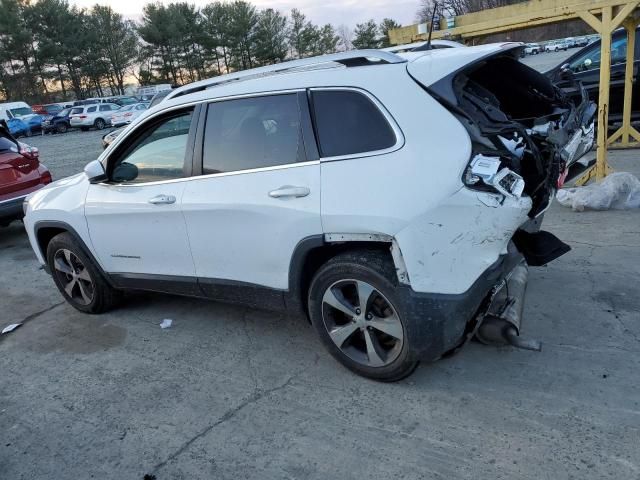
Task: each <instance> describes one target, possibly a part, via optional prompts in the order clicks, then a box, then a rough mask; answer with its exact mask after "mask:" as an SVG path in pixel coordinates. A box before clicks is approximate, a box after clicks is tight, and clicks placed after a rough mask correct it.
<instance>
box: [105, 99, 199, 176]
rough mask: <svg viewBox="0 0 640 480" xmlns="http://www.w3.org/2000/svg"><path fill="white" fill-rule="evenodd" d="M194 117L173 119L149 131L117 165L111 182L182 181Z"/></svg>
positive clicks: (184, 115) (175, 117)
mask: <svg viewBox="0 0 640 480" xmlns="http://www.w3.org/2000/svg"><path fill="white" fill-rule="evenodd" d="M191 113H192V112H186V113H182V114H178V115H174V116H172V117H170V118H167V119H165V120H163V121H161V122H160V123H155V124H154V125H153V126H151V127H147V130H146V131H145V132H144V133H143V134H142V136H141V137H139V138H138V139H137V140H136V141H134V143H133V144H132V145H130V146H129V147H128V149H127V151H126V152H125V154H124V155H123V157H122V158H121V159H120V160H118V161H117V162H116V165H115V166H114V168H113V170H112V173H111V179H112V180H113V181H115V182H123V181H126V182H131V183H141V182H156V181H159V180H169V179H172V178H180V177H182V176H183V167H184V157H185V153H186V149H187V139H188V137H189V128H190V126H191ZM143 128H144V127H143ZM132 165H135V168H132ZM131 172H134V173H133V174H132V173H131Z"/></svg>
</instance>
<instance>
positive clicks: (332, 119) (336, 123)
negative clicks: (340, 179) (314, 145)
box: [312, 90, 396, 157]
mask: <svg viewBox="0 0 640 480" xmlns="http://www.w3.org/2000/svg"><path fill="white" fill-rule="evenodd" d="M312 98H313V107H314V112H315V121H316V129H317V133H318V144H319V147H320V155H321V156H322V157H334V156H339V155H352V154H356V153H364V152H372V151H375V150H382V149H385V148H389V147H392V146H393V145H395V143H396V136H395V134H394V132H393V129H392V128H391V126H390V125H389V122H387V120H386V118H385V117H384V115H383V114H382V112H381V111H380V110H379V109H378V107H376V105H375V104H374V103H373V102H372V101H371V100H370V99H369V98H368V97H367V96H365V95H364V94H362V93H358V92H354V91H347V90H326V91H314V92H313V95H312Z"/></svg>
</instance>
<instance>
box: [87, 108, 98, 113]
mask: <svg viewBox="0 0 640 480" xmlns="http://www.w3.org/2000/svg"><path fill="white" fill-rule="evenodd" d="M96 108H98V107H89V108H87V113H91V112H95V111H96Z"/></svg>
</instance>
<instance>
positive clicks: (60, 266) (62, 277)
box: [53, 248, 95, 305]
mask: <svg viewBox="0 0 640 480" xmlns="http://www.w3.org/2000/svg"><path fill="white" fill-rule="evenodd" d="M53 267H54V271H55V272H54V273H55V275H56V277H57V278H58V280H59V282H60V285H62V288H63V289H64V291H65V293H66V294H67V296H68V297H69V298H70V299H71V300H73V301H74V302H77V303H78V304H80V305H89V304H90V303H91V301H92V300H93V296H94V292H95V290H94V284H93V280H92V279H91V275H90V274H89V271H88V270H87V268H86V266H85V265H84V264H83V263H82V261H81V260H80V259H79V258H78V256H77V255H76V254H74V253H73V252H72V251H71V250H67V249H66V248H61V249H60V250H58V251H57V252H56V253H55V255H54V256H53Z"/></svg>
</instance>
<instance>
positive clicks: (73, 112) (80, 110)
mask: <svg viewBox="0 0 640 480" xmlns="http://www.w3.org/2000/svg"><path fill="white" fill-rule="evenodd" d="M81 113H84V108H82V107H80V108H72V109H71V115H79V114H81Z"/></svg>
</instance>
